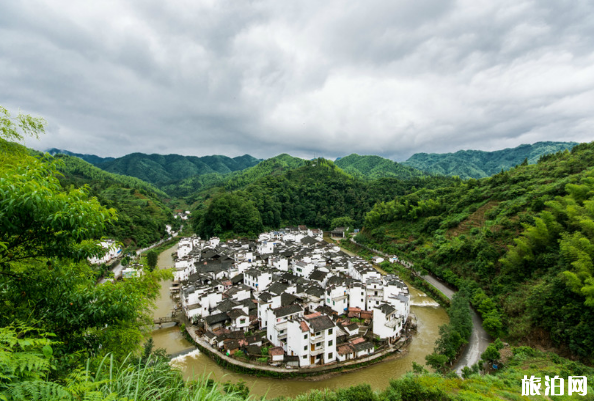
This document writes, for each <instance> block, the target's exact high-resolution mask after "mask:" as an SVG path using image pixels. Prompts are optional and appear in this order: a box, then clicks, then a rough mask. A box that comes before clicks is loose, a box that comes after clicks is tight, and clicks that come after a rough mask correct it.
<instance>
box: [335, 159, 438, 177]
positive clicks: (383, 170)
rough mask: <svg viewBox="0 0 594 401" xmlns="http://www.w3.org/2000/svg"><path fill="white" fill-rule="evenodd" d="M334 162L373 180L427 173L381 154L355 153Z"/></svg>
mask: <svg viewBox="0 0 594 401" xmlns="http://www.w3.org/2000/svg"><path fill="white" fill-rule="evenodd" d="M334 163H335V164H336V165H337V166H338V167H340V168H341V169H343V170H344V171H345V172H347V173H349V174H350V175H352V176H353V177H359V178H364V179H371V180H375V179H378V178H385V177H394V178H398V179H401V180H406V179H410V178H413V177H421V176H424V175H426V173H424V172H422V171H420V170H417V169H415V168H412V167H408V166H405V165H403V164H399V163H396V162H393V161H392V160H389V159H384V158H383V157H380V156H359V155H358V154H355V153H353V154H351V155H349V156H346V157H343V158H341V159H339V160H336V161H335V162H334Z"/></svg>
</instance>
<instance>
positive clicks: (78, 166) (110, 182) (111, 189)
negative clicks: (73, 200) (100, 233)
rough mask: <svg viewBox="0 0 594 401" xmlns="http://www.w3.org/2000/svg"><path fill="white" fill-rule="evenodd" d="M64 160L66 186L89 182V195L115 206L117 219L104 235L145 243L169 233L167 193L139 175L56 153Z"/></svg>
mask: <svg viewBox="0 0 594 401" xmlns="http://www.w3.org/2000/svg"><path fill="white" fill-rule="evenodd" d="M55 157H56V159H58V160H60V161H61V162H62V164H61V165H60V166H59V169H60V171H61V172H62V174H63V176H62V177H59V179H60V182H61V184H62V185H63V186H64V187H68V186H70V185H73V186H74V187H77V188H78V187H82V186H84V185H87V186H88V188H89V195H91V196H95V197H96V198H97V199H98V200H99V203H100V204H101V205H102V206H106V207H109V208H114V209H115V210H116V211H117V216H118V219H117V221H116V222H115V223H113V224H112V225H110V226H107V227H106V230H105V235H107V236H109V237H112V238H115V239H117V240H120V241H122V242H124V243H125V244H126V245H134V246H139V247H144V246H147V245H149V244H150V243H152V242H155V241H158V240H160V239H161V238H163V237H164V236H166V231H165V225H166V224H168V223H172V224H174V223H175V222H174V220H173V218H172V212H171V210H170V209H169V208H168V207H167V206H166V205H165V204H164V199H165V198H167V197H168V196H167V195H166V194H165V193H164V192H163V191H161V190H159V189H157V188H155V187H154V186H153V185H151V184H149V183H146V182H144V181H142V180H140V179H138V178H134V177H127V176H122V175H117V174H112V173H108V172H106V171H103V170H101V169H99V168H97V167H94V166H92V165H91V164H89V163H87V162H85V161H84V160H82V159H79V158H78V157H74V156H67V155H62V154H59V155H56V156H55Z"/></svg>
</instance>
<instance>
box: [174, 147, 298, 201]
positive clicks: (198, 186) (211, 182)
mask: <svg viewBox="0 0 594 401" xmlns="http://www.w3.org/2000/svg"><path fill="white" fill-rule="evenodd" d="M303 165H305V160H303V159H299V158H297V157H293V156H290V155H288V154H286V153H283V154H280V155H278V156H275V157H271V158H270V159H266V160H264V161H261V162H260V163H258V164H256V165H255V166H253V167H250V168H246V169H245V170H241V171H235V172H233V173H230V174H204V175H200V176H193V177H190V178H186V179H184V180H179V181H176V182H173V183H170V184H168V185H164V186H163V190H164V191H166V192H167V193H168V194H170V195H171V196H176V197H188V203H190V204H191V203H194V202H196V201H197V200H199V199H203V198H205V197H209V196H210V195H211V194H212V193H216V192H219V191H220V190H222V189H225V190H235V189H240V188H244V187H246V186H247V185H249V184H252V183H253V182H256V181H257V180H259V179H260V178H263V177H267V176H274V175H279V174H282V173H283V172H284V171H288V170H291V169H295V168H297V167H301V166H303Z"/></svg>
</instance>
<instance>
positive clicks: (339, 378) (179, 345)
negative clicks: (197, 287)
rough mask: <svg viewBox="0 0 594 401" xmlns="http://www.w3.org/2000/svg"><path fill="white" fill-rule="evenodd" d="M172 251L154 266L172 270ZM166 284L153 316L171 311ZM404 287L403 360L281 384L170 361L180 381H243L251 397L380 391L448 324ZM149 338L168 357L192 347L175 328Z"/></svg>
mask: <svg viewBox="0 0 594 401" xmlns="http://www.w3.org/2000/svg"><path fill="white" fill-rule="evenodd" d="M176 249H177V245H175V246H173V247H172V248H170V249H168V250H166V251H164V252H162V253H161V255H160V256H159V264H158V266H159V267H160V268H169V267H172V266H173V260H172V258H171V253H172V252H175V251H176ZM170 286H171V282H163V283H162V284H161V295H160V297H159V299H158V300H157V307H156V310H155V314H154V316H155V317H164V316H168V315H169V314H170V313H171V309H172V307H173V301H172V299H171V298H170V297H169V287H170ZM409 289H410V294H411V308H410V311H411V312H412V313H414V314H415V315H416V316H417V323H418V329H417V334H416V335H415V336H413V340H412V342H411V344H410V345H409V347H408V352H406V354H405V355H404V356H400V357H394V358H393V357H389V358H387V359H386V360H384V361H382V362H379V363H378V364H375V365H372V366H368V367H365V368H362V369H359V370H357V371H354V372H351V373H341V374H338V375H334V376H330V377H322V378H315V377H314V378H310V379H284V380H281V379H272V378H266V377H254V376H249V375H244V374H238V373H234V372H231V371H229V370H226V369H223V368H222V367H220V366H219V365H217V364H216V363H214V362H213V361H212V360H211V359H210V358H208V357H207V356H204V355H203V354H201V353H200V352H199V351H197V350H195V351H193V352H190V353H189V354H186V355H183V356H180V357H177V358H175V359H174V360H173V363H174V364H175V365H176V366H178V367H179V368H180V369H181V370H182V372H183V374H184V376H185V377H186V378H192V377H196V376H198V377H200V376H202V375H207V376H209V377H210V378H211V379H214V380H216V381H218V382H225V381H232V382H237V381H239V380H243V381H245V382H246V384H247V385H248V386H249V388H250V390H251V392H252V394H255V395H258V396H261V395H266V396H267V398H274V397H280V396H283V395H284V396H287V397H294V396H296V395H298V394H302V393H305V392H307V391H309V390H313V389H318V390H322V389H325V388H328V389H336V388H340V387H349V386H353V385H357V384H369V385H371V387H372V388H374V389H376V390H382V389H384V388H386V387H387V386H388V384H389V382H390V380H391V379H395V378H397V377H400V376H402V375H403V374H404V373H406V372H408V371H410V370H411V369H412V363H413V362H417V363H420V364H425V355H427V354H430V353H431V352H433V346H434V344H435V339H436V338H437V337H438V335H439V326H440V325H442V324H445V323H448V321H449V318H448V316H447V314H446V312H445V309H444V308H442V307H441V306H439V305H438V304H437V303H436V302H435V301H434V300H432V299H431V298H429V297H428V296H427V295H426V294H424V293H423V292H421V291H419V290H417V289H416V288H413V287H411V286H410V285H409ZM152 337H153V340H154V341H155V346H156V347H158V348H165V349H166V350H167V352H168V353H169V354H173V355H176V354H180V353H184V352H189V351H190V350H192V349H193V347H192V344H190V343H189V342H188V341H186V340H185V339H184V338H183V337H182V335H181V333H180V331H179V328H178V327H169V328H164V329H161V330H156V331H154V332H153V333H152Z"/></svg>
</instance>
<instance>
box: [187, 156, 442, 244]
mask: <svg viewBox="0 0 594 401" xmlns="http://www.w3.org/2000/svg"><path fill="white" fill-rule="evenodd" d="M259 166H260V165H258V166H256V167H254V168H253V169H257V168H258V167H259ZM247 171H249V170H247ZM247 171H246V172H247ZM452 181H453V179H443V178H441V179H437V178H435V177H419V178H415V179H412V180H407V181H401V180H397V179H395V178H383V179H380V180H376V181H363V180H360V179H355V178H353V177H351V176H349V175H348V174H346V173H344V171H342V170H341V169H339V168H338V167H336V165H334V164H333V163H332V162H331V161H328V160H325V159H316V160H315V161H307V162H306V165H305V166H303V167H300V168H297V169H294V170H288V171H286V172H284V173H282V174H280V175H269V176H265V177H263V178H260V179H259V180H257V181H256V182H254V183H252V184H251V185H249V186H247V187H245V188H244V190H242V191H236V192H234V193H233V194H234V195H235V196H236V197H238V198H241V199H244V200H245V201H246V202H249V201H251V202H252V203H253V204H254V205H255V206H256V208H257V211H258V214H259V216H260V219H261V221H262V225H263V226H264V227H265V228H270V229H273V228H280V227H281V226H283V225H298V224H306V225H308V226H311V227H318V228H324V229H328V228H330V227H331V226H332V221H333V220H334V219H337V218H339V219H343V221H342V222H343V223H344V222H345V221H347V222H350V221H352V222H353V226H355V227H356V226H359V227H360V226H361V225H362V223H363V219H364V216H365V212H366V211H367V210H369V209H370V208H371V206H372V205H373V204H374V203H375V202H378V201H387V200H389V199H390V198H392V197H394V196H395V195H397V194H405V193H407V192H408V191H411V190H412V189H413V188H415V189H416V187H434V186H438V185H445V183H446V182H452ZM224 196H229V195H224ZM219 197H222V195H220V194H218V195H215V196H214V198H213V200H212V203H215V202H218V199H219ZM212 203H211V204H212ZM216 210H218V207H217V208H215V209H211V208H210V206H208V210H207V209H204V208H203V209H198V210H197V211H196V212H195V214H194V215H193V217H194V219H195V221H196V222H197V226H196V230H197V231H198V232H205V233H214V229H215V228H216V224H217V223H218V224H219V226H220V232H226V231H227V230H226V229H225V228H224V226H225V225H227V227H229V224H228V223H226V221H225V219H226V218H227V217H225V216H223V215H221V214H220V213H218V214H217V215H216V216H214V215H212V213H213V212H214V211H216ZM202 219H203V221H205V222H206V223H207V225H206V226H204V225H203V227H207V230H206V231H200V224H202V223H200V220H202ZM219 219H220V220H221V221H220V222H219ZM349 219H350V220H349ZM335 222H336V221H335ZM229 230H230V231H229V232H230V233H231V232H234V233H235V234H241V233H246V232H248V230H246V229H245V228H242V227H241V226H240V225H238V226H237V228H236V229H231V228H230V229H229Z"/></svg>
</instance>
